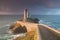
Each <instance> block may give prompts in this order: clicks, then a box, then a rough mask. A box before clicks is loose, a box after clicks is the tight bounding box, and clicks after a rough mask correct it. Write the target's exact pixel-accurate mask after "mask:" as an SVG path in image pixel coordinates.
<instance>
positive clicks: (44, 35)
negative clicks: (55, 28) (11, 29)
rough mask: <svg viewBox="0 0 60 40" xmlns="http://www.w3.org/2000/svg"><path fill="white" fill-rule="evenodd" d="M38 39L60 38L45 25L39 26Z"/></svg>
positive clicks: (59, 39) (56, 39) (57, 39)
mask: <svg viewBox="0 0 60 40" xmlns="http://www.w3.org/2000/svg"><path fill="white" fill-rule="evenodd" d="M37 37H38V39H37V40H60V38H59V37H58V36H57V35H55V34H54V33H53V32H51V31H50V30H48V29H46V28H44V27H43V25H39V26H38V33H37Z"/></svg>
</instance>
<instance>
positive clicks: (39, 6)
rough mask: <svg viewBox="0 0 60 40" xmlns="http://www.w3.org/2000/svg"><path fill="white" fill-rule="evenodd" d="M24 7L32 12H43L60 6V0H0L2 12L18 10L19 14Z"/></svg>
mask: <svg viewBox="0 0 60 40" xmlns="http://www.w3.org/2000/svg"><path fill="white" fill-rule="evenodd" d="M24 8H27V9H28V10H29V12H31V13H32V14H36V13H38V14H39V13H42V14H43V12H45V13H47V12H46V11H49V10H50V9H53V8H54V9H56V8H60V0H0V11H1V12H16V13H17V14H19V13H23V10H24ZM49 8H50V9H49ZM47 9H49V10H47ZM16 13H13V14H16ZM0 14H1V13H0Z"/></svg>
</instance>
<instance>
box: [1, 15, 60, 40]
mask: <svg viewBox="0 0 60 40" xmlns="http://www.w3.org/2000/svg"><path fill="white" fill-rule="evenodd" d="M30 17H31V18H38V19H39V20H40V21H39V23H42V24H45V25H48V26H50V27H52V28H54V29H56V30H60V15H31V16H30ZM21 19H23V15H0V40H11V39H12V38H13V36H14V35H12V34H9V33H8V32H7V30H8V29H9V27H10V25H11V24H13V23H14V22H16V21H17V20H21Z"/></svg>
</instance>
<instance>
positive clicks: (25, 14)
mask: <svg viewBox="0 0 60 40" xmlns="http://www.w3.org/2000/svg"><path fill="white" fill-rule="evenodd" d="M27 18H28V13H27V9H26V8H25V9H24V19H23V21H24V22H26V21H27Z"/></svg>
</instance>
